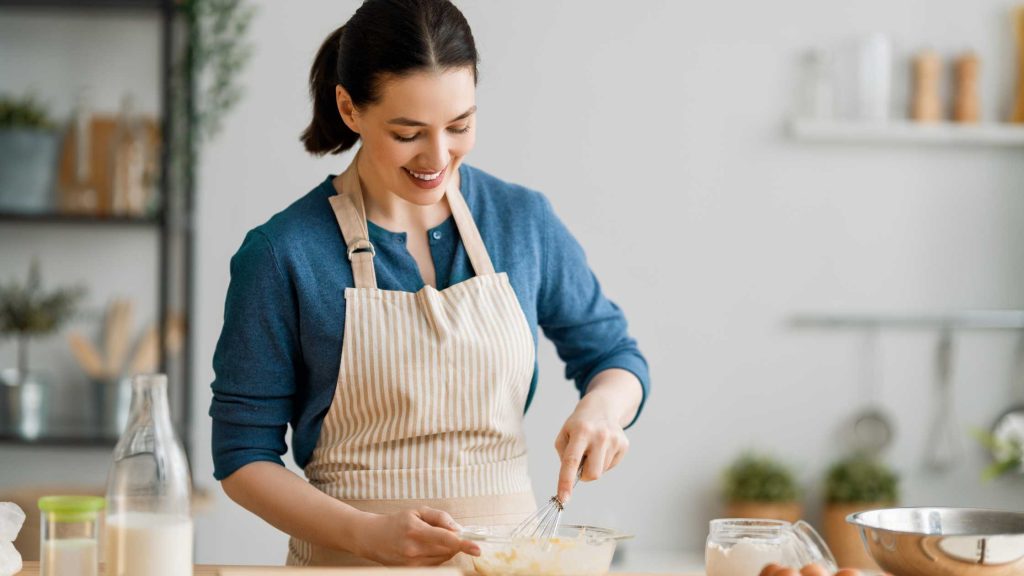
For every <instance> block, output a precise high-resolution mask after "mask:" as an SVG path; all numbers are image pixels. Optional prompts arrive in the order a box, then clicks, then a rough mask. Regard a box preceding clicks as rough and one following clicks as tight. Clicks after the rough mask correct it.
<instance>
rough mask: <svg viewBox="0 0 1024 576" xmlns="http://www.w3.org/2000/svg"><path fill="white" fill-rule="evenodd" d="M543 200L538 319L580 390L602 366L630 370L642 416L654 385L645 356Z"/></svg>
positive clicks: (621, 314)
mask: <svg viewBox="0 0 1024 576" xmlns="http://www.w3.org/2000/svg"><path fill="white" fill-rule="evenodd" d="M542 202H543V207H542V218H543V219H544V235H545V238H544V243H543V246H542V250H543V252H542V254H543V257H542V259H543V266H542V269H543V277H542V278H541V289H540V293H539V302H538V310H537V321H538V324H539V325H540V327H541V329H542V330H543V331H544V335H545V336H547V337H548V338H549V339H550V340H551V341H552V342H553V343H554V344H555V348H556V349H557V351H558V356H559V357H560V358H561V359H562V360H563V361H564V362H565V375H566V378H569V379H571V380H574V381H575V382H576V388H577V389H579V391H580V394H584V393H586V390H587V386H588V385H589V384H590V381H591V380H592V379H593V378H594V376H596V375H597V374H599V373H600V372H602V371H604V370H608V369H610V368H621V369H623V370H627V371H629V372H632V373H633V374H634V375H635V376H636V377H637V379H638V380H639V381H640V385H641V387H642V388H643V400H642V401H641V403H640V409H638V410H637V414H636V417H639V416H640V412H641V411H642V410H643V406H644V403H645V402H646V400H647V396H648V393H649V391H650V374H649V370H648V366H647V361H646V359H644V356H643V354H641V353H640V349H639V348H638V347H637V343H636V340H634V339H633V338H632V337H631V336H630V335H629V331H628V326H627V322H626V317H625V315H624V314H623V313H622V310H620V309H619V307H618V306H616V305H615V303H614V302H612V301H611V300H609V299H608V298H606V297H605V296H604V294H603V293H602V292H601V285H600V283H599V282H598V280H597V277H596V276H595V275H594V273H593V271H592V270H591V269H590V266H589V265H588V264H587V258H586V255H585V254H584V252H583V248H582V247H581V246H580V244H579V242H577V241H576V239H575V238H574V237H573V235H572V233H570V232H569V230H568V228H566V226H565V224H564V223H563V222H562V221H561V220H560V219H559V218H558V216H557V215H556V214H555V212H554V209H553V208H552V207H551V204H550V202H549V201H548V200H547V199H546V198H543V197H542ZM633 422H636V418H634V419H633ZM633 422H631V423H630V426H632V424H633Z"/></svg>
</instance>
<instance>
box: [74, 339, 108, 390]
mask: <svg viewBox="0 0 1024 576" xmlns="http://www.w3.org/2000/svg"><path fill="white" fill-rule="evenodd" d="M68 344H70V345H71V352H72V353H74V355H75V359H76V360H77V361H78V365H79V366H80V367H81V368H82V371H84V372H85V373H86V374H87V375H88V376H89V377H90V378H93V379H97V380H99V379H102V378H103V377H104V376H105V375H106V369H105V367H104V365H103V358H101V357H100V353H99V352H98V351H97V350H96V347H95V346H93V345H92V343H91V342H89V340H87V339H86V338H85V336H82V335H81V334H79V333H78V332H70V333H68Z"/></svg>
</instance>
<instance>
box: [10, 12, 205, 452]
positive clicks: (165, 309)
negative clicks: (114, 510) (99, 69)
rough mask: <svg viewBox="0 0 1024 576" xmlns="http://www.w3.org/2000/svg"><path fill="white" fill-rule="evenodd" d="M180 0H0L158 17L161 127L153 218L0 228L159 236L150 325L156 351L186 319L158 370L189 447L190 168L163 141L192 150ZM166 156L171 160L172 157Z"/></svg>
mask: <svg viewBox="0 0 1024 576" xmlns="http://www.w3.org/2000/svg"><path fill="white" fill-rule="evenodd" d="M179 4H180V0H0V10H12V11H15V10H17V11H32V12H36V13H43V14H46V13H57V12H64V11H76V12H96V13H100V14H102V13H105V12H111V11H117V12H123V11H132V12H136V13H137V12H145V13H147V14H154V15H158V16H159V18H160V21H161V23H160V29H161V37H160V39H159V41H160V53H161V56H160V80H159V81H160V90H159V91H160V110H161V118H160V131H161V134H162V137H163V140H164V145H162V146H161V152H160V154H161V157H160V166H161V178H160V183H159V191H160V207H159V209H158V211H157V214H156V215H155V216H153V217H101V216H80V215H66V214H61V213H56V212H54V213H44V214H10V213H0V226H7V225H17V226H53V227H58V228H61V229H62V230H67V229H70V228H79V229H81V228H108V227H114V228H116V227H128V228H137V229H152V230H154V231H155V232H156V233H157V234H158V248H157V252H158V254H157V259H158V266H157V269H158V275H159V278H158V281H157V290H158V292H159V294H158V297H157V302H158V304H157V306H158V312H157V326H158V333H159V334H160V339H161V342H160V344H161V345H160V350H165V349H166V346H165V342H164V341H163V339H164V334H165V330H164V327H165V326H166V323H167V316H168V314H169V312H170V311H171V310H177V311H180V313H181V314H183V315H184V317H185V324H186V334H185V342H184V345H183V348H182V353H181V356H180V359H179V360H178V361H176V362H174V363H173V365H172V363H170V362H169V361H168V359H167V357H166V355H165V354H162V355H161V364H160V369H161V371H163V372H165V373H167V374H168V376H169V377H170V378H171V382H172V386H173V387H174V389H176V390H178V391H179V394H180V396H179V397H177V398H172V400H171V402H172V404H173V405H176V406H177V408H178V411H179V414H180V415H179V417H178V418H177V419H176V420H177V421H176V424H177V425H178V426H179V427H180V429H179V430H178V433H179V435H180V437H181V439H182V442H183V443H184V446H185V450H186V452H187V453H189V454H191V449H192V438H191V429H192V410H191V405H192V370H191V366H192V357H193V350H192V345H193V343H192V337H191V336H192V334H191V324H192V322H191V320H192V303H193V302H194V295H193V282H192V279H191V271H192V270H193V261H194V256H193V252H194V247H193V224H192V222H193V206H194V205H195V202H194V183H193V182H192V180H191V176H190V171H189V170H180V171H177V172H175V171H174V170H173V166H174V165H175V164H174V163H173V162H177V163H179V164H178V165H184V164H181V163H187V162H189V161H190V159H189V158H188V157H187V154H186V155H185V156H186V157H183V158H175V157H173V156H172V154H173V152H172V150H171V148H172V147H171V146H170V145H169V142H171V141H172V139H175V138H180V139H183V141H184V142H185V143H186V145H185V146H184V147H183V148H184V149H191V139H192V137H193V136H192V134H191V131H190V123H189V122H188V121H187V118H186V120H182V118H181V116H182V115H185V116H188V115H191V112H192V79H191V78H190V77H188V75H186V77H185V78H184V82H183V85H182V86H180V88H179V90H180V92H179V98H180V100H178V103H177V104H176V101H175V96H176V94H175V90H176V88H175V85H174V72H175V69H176V66H182V65H187V63H188V62H189V61H190V60H189V59H190V57H191V53H190V50H191V47H190V46H189V44H188V38H189V34H188V26H189V23H188V21H187V19H186V18H184V17H183V16H182V15H181V14H180V11H179ZM172 161H173V162H172ZM116 440H117V439H116V438H108V437H103V436H102V435H99V434H96V433H90V432H89V431H83V432H82V434H68V433H62V434H57V435H54V436H52V437H45V438H34V439H26V438H19V437H17V436H13V435H6V436H0V442H2V443H7V444H33V445H48V446H81V445H96V446H102V445H109V446H112V445H113V443H114V442H116Z"/></svg>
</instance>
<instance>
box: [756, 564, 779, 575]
mask: <svg viewBox="0 0 1024 576" xmlns="http://www.w3.org/2000/svg"><path fill="white" fill-rule="evenodd" d="M780 570H785V568H783V567H782V566H779V565H778V564H769V565H767V566H765V567H764V569H763V570H761V574H760V576H775V573H776V572H779V571H780Z"/></svg>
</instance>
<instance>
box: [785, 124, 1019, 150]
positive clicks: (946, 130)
mask: <svg viewBox="0 0 1024 576" xmlns="http://www.w3.org/2000/svg"><path fill="white" fill-rule="evenodd" d="M789 131H790V134H791V135H792V136H793V137H794V138H796V139H797V140H800V141H804V142H823V143H835V144H896V145H906V144H925V145H935V146H994V147H1021V148H1024V125H1015V124H996V123H988V124H955V123H952V122H942V123H938V124H921V123H917V122H910V121H906V120H893V121H890V122H876V123H871V122H853V121H844V120H806V119H796V120H793V121H791V122H790V123H789Z"/></svg>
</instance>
